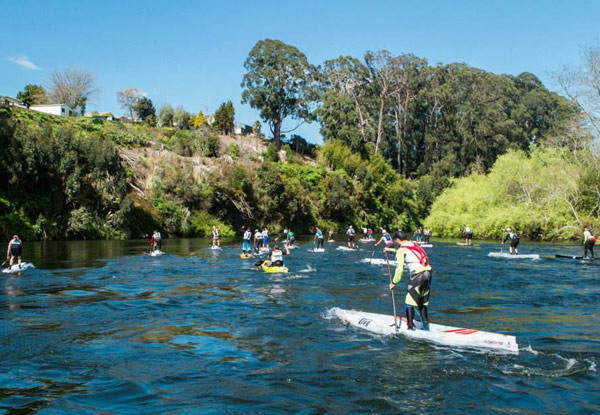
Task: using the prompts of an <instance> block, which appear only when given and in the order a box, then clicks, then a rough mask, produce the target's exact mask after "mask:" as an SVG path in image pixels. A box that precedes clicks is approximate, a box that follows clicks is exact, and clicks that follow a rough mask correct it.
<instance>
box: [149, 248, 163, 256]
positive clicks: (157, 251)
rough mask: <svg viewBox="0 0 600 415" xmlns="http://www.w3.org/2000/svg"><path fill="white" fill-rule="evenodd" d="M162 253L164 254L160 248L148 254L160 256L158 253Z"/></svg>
mask: <svg viewBox="0 0 600 415" xmlns="http://www.w3.org/2000/svg"><path fill="white" fill-rule="evenodd" d="M163 254H164V252H163V251H161V250H160V249H155V250H154V251H152V252H150V253H149V254H148V255H150V256H160V255H163Z"/></svg>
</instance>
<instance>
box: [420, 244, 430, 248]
mask: <svg viewBox="0 0 600 415" xmlns="http://www.w3.org/2000/svg"><path fill="white" fill-rule="evenodd" d="M419 246H420V247H421V248H433V244H421V243H420V244H419Z"/></svg>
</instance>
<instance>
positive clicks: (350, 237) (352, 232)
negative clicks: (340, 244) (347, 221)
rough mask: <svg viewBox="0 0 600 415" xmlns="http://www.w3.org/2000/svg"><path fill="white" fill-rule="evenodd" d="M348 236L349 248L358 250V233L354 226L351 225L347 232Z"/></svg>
mask: <svg viewBox="0 0 600 415" xmlns="http://www.w3.org/2000/svg"><path fill="white" fill-rule="evenodd" d="M346 235H348V248H356V244H355V243H354V239H355V237H356V231H355V230H354V228H353V227H352V225H350V227H349V228H348V230H347V231H346Z"/></svg>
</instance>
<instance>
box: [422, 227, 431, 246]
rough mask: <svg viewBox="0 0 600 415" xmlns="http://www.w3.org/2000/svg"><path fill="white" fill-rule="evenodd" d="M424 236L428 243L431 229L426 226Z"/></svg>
mask: <svg viewBox="0 0 600 415" xmlns="http://www.w3.org/2000/svg"><path fill="white" fill-rule="evenodd" d="M423 236H424V237H425V243H426V244H428V243H429V237H430V236H431V229H429V228H425V230H424V231H423Z"/></svg>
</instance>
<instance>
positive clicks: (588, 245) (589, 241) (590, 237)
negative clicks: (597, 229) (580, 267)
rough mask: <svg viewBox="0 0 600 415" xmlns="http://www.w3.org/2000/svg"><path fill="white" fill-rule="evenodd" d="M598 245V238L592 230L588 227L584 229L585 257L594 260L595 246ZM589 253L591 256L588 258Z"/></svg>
mask: <svg viewBox="0 0 600 415" xmlns="http://www.w3.org/2000/svg"><path fill="white" fill-rule="evenodd" d="M595 243H596V237H595V236H594V234H593V233H592V230H591V229H590V228H588V227H587V226H586V227H584V228H583V257H584V258H594V244H595ZM588 251H590V256H589V257H588V254H587V253H588Z"/></svg>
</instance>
